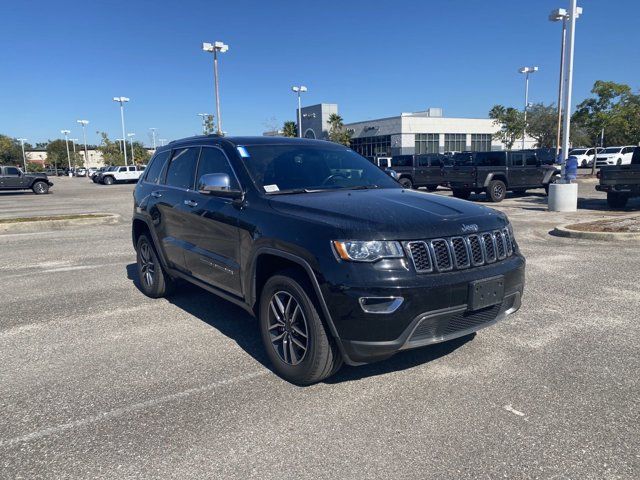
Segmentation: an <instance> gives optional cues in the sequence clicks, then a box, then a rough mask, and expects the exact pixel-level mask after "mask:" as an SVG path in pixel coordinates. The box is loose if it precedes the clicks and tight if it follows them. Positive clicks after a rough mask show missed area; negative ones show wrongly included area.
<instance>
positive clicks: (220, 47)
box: [202, 42, 229, 135]
mask: <svg viewBox="0 0 640 480" xmlns="http://www.w3.org/2000/svg"><path fill="white" fill-rule="evenodd" d="M202 50H204V51H205V52H213V80H214V82H215V88H216V115H217V116H218V121H217V123H216V124H217V133H218V135H222V117H221V116H220V94H219V93H218V52H220V53H224V52H226V51H227V50H229V45H225V44H224V43H222V42H213V43H207V42H204V43H203V44H202Z"/></svg>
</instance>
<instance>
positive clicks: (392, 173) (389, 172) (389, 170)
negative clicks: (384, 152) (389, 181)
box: [384, 168, 398, 180]
mask: <svg viewBox="0 0 640 480" xmlns="http://www.w3.org/2000/svg"><path fill="white" fill-rule="evenodd" d="M384 171H385V172H386V174H387V175H389V176H390V177H391V178H393V179H394V180H398V172H396V171H395V170H394V169H393V168H385V169H384Z"/></svg>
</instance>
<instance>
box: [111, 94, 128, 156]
mask: <svg viewBox="0 0 640 480" xmlns="http://www.w3.org/2000/svg"><path fill="white" fill-rule="evenodd" d="M113 101H114V102H118V103H119V104H120V122H121V123H122V138H123V139H125V138H126V133H125V129H124V104H125V103H127V102H128V101H129V99H128V98H127V97H113ZM123 141H124V140H123ZM123 150H124V164H125V165H128V164H129V163H128V162H127V149H126V148H124V149H123Z"/></svg>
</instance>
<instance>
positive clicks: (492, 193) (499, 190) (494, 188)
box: [487, 180, 507, 203]
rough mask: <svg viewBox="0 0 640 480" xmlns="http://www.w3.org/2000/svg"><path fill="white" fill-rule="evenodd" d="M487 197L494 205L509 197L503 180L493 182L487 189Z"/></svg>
mask: <svg viewBox="0 0 640 480" xmlns="http://www.w3.org/2000/svg"><path fill="white" fill-rule="evenodd" d="M487 195H488V196H489V199H490V200H491V201H492V202H494V203H499V202H501V201H502V200H504V199H505V197H506V196H507V186H506V185H505V184H504V182H503V181H502V180H491V181H490V182H489V186H488V187H487Z"/></svg>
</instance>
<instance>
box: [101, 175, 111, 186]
mask: <svg viewBox="0 0 640 480" xmlns="http://www.w3.org/2000/svg"><path fill="white" fill-rule="evenodd" d="M102 183H104V184H105V185H113V177H104V178H103V179H102Z"/></svg>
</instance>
